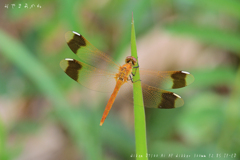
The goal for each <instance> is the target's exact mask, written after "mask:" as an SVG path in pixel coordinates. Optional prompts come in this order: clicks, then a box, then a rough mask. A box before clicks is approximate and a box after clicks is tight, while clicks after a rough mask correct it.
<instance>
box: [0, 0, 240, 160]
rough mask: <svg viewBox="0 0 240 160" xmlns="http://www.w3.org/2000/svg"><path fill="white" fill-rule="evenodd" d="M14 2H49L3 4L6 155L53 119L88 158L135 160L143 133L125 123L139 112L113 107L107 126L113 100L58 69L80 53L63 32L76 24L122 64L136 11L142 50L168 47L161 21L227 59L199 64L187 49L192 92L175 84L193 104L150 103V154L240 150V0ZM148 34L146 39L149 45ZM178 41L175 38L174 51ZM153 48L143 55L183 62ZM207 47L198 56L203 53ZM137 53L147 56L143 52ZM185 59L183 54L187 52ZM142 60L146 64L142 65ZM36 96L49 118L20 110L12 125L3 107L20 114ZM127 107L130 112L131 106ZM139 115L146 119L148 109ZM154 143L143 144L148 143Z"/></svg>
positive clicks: (0, 152)
mask: <svg viewBox="0 0 240 160" xmlns="http://www.w3.org/2000/svg"><path fill="white" fill-rule="evenodd" d="M9 3H10V2H9ZM14 3H16V4H18V3H21V4H24V3H29V4H32V3H34V4H38V3H39V4H40V5H41V6H42V8H41V9H37V8H34V9H24V8H22V9H16V8H15V9H11V8H8V9H6V8H4V9H2V10H1V12H2V13H1V15H0V18H1V22H0V42H1V43H0V112H1V114H0V115H1V116H2V115H3V117H2V118H0V119H4V120H1V122H0V159H1V160H2V159H3V160H11V159H15V158H16V157H18V156H21V154H23V149H24V141H22V139H24V138H26V139H27V138H28V136H29V135H32V136H34V135H36V134H38V133H41V131H42V128H44V126H45V125H46V124H50V123H53V124H54V125H55V126H57V127H58V128H61V129H62V128H63V131H62V132H63V134H64V135H66V137H67V138H68V139H69V140H70V142H71V144H72V146H73V147H74V148H76V152H77V153H78V154H79V155H81V158H82V157H83V158H82V159H90V160H92V159H133V158H130V155H131V154H134V153H135V144H134V133H133V132H134V131H133V129H131V127H133V126H131V125H128V127H126V124H123V122H122V120H123V119H125V120H126V121H127V122H129V123H130V122H131V120H130V118H129V117H131V116H132V117H133V115H131V114H129V115H125V114H123V113H126V112H123V113H121V112H120V111H119V110H120V109H119V110H118V108H114V107H115V106H113V111H111V112H110V114H109V116H108V118H107V119H106V122H105V123H104V125H103V126H102V127H99V125H98V124H99V120H100V118H101V115H102V112H103V109H104V107H105V105H106V99H105V97H104V98H103V97H100V96H99V97H97V98H96V97H94V96H93V95H92V94H89V95H88V93H89V92H91V91H89V90H84V89H83V88H82V87H81V86H80V85H78V84H77V83H75V82H74V81H72V80H71V79H70V78H68V77H67V76H66V75H65V74H64V73H63V72H62V71H61V69H60V67H59V61H60V60H61V59H63V58H66V57H72V58H75V57H74V56H75V55H74V54H72V52H71V51H70V50H69V49H68V48H67V45H66V42H65V40H64V34H65V32H66V31H68V30H75V31H77V32H79V33H81V34H83V35H84V36H85V37H87V39H88V40H89V41H90V42H91V43H92V44H94V45H95V46H96V47H97V48H99V49H100V50H102V51H106V52H107V53H109V55H110V56H111V57H114V59H115V60H118V61H119V62H120V64H122V63H123V62H124V58H125V56H126V55H125V54H124V51H125V50H126V49H127V48H130V37H131V30H130V26H131V24H130V22H131V14H132V12H133V13H134V19H135V26H136V37H138V39H137V43H138V42H139V43H140V44H142V45H143V46H140V45H138V49H139V48H140V47H146V46H147V47H148V46H149V43H148V42H150V43H151V44H152V43H154V44H155V46H157V45H159V42H153V41H152V40H154V38H156V37H154V36H152V37H148V38H149V39H147V40H146V39H144V38H145V36H146V35H149V34H151V33H152V31H153V30H155V29H156V28H158V29H159V30H161V32H160V34H159V35H161V34H162V33H163V32H164V33H166V32H167V33H168V35H169V33H170V34H172V37H176V36H179V38H185V37H187V38H189V37H190V38H191V39H193V40H194V41H195V42H197V43H198V44H200V45H201V48H203V49H209V48H211V49H212V48H213V49H217V50H218V51H219V52H212V50H209V52H210V53H209V54H211V55H212V57H214V58H213V59H212V60H211V61H209V62H210V63H211V62H215V60H216V61H217V59H218V58H219V57H220V56H222V55H223V54H222V53H224V56H225V58H223V59H222V60H221V61H220V62H219V61H218V63H214V64H209V63H208V61H207V62H205V63H199V62H198V63H196V64H195V61H194V59H191V57H192V55H187V57H190V58H189V59H188V58H187V61H184V62H185V63H187V64H189V65H186V66H189V67H188V68H187V67H186V68H179V69H183V70H186V71H190V72H191V73H192V74H193V75H194V77H195V82H194V83H193V84H191V85H190V86H187V87H185V88H183V89H179V90H172V91H174V92H176V93H177V94H179V95H181V96H182V98H183V99H184V101H185V104H184V106H183V107H181V108H177V109H173V110H157V109H146V126H147V130H146V132H147V142H148V143H147V148H148V153H149V154H158V155H160V154H166V155H168V154H177V153H185V154H191V155H193V154H196V153H199V154H206V155H208V154H217V153H228V154H231V153H236V154H237V155H239V153H240V147H239V146H240V142H239V139H240V137H239V135H240V128H239V122H240V118H239V117H240V116H239V113H240V109H239V106H240V101H239V97H240V93H239V91H240V87H239V84H240V83H239V81H240V78H239V77H240V69H239V53H240V52H239V51H240V47H239V46H240V31H239V24H240V9H239V8H240V2H239V1H238V0H218V1H217V2H216V0H215V1H209V0H170V1H169V0H161V1H153V0H140V1H136V0H135V1H128V0H122V1H94V2H93V1H91V0H90V1H87V0H81V1H76V0H72V1H64V0H59V1H58V0H56V1H39V0H36V1H34V2H33V1H31V2H25V1H22V0H17V1H14ZM1 7H4V6H1ZM157 36H158V35H157ZM163 37H164V35H163ZM165 40H166V39H165ZM168 40H169V39H167V41H168ZM142 41H143V42H144V43H141V42H142ZM164 42H166V41H164ZM167 47H169V46H167ZM174 47H175V46H174V43H173V45H172V46H171V47H170V48H174ZM151 49H152V48H149V52H146V51H145V52H144V54H145V55H147V56H149V57H152V56H155V57H156V59H158V60H159V63H160V64H166V66H167V64H168V62H170V64H173V63H174V62H175V61H173V60H171V59H170V60H169V59H162V58H161V56H159V55H161V54H163V52H164V50H159V52H158V54H155V55H152V54H151ZM138 53H140V52H139V50H138ZM204 54H205V53H199V55H197V57H201V56H203V55H204ZM138 56H139V57H138V58H139V59H140V57H141V56H144V55H140V54H138ZM182 56H184V55H180V57H182ZM203 57H204V56H203ZM203 57H201V58H203ZM174 58H175V57H174ZM177 58H179V57H177ZM182 59H185V57H182ZM146 61H147V59H146ZM180 61H181V58H180ZM192 61H193V62H192ZM171 62H172V63H171ZM139 65H140V67H141V63H140V64H139ZM148 65H149V68H151V66H152V65H153V64H152V63H151V62H150V63H149V64H148ZM172 68H174V69H178V68H177V65H175V64H173V66H171V68H169V70H170V69H172ZM156 70H161V69H159V68H156ZM82 92H83V93H84V94H86V95H87V96H88V97H91V98H90V99H84V98H85V97H86V96H85V97H84V95H83V94H80V93H82ZM91 93H92V92H91ZM95 94H96V93H95ZM97 94H100V93H97ZM69 97H70V98H69ZM92 97H93V98H92ZM34 98H39V99H41V100H42V101H44V103H41V104H44V105H38V109H39V110H38V112H39V114H41V115H43V116H42V117H41V116H40V118H39V117H37V116H36V117H35V115H34V114H33V115H31V116H26V117H24V116H23V119H21V118H19V117H15V119H14V118H13V119H12V121H10V122H7V123H6V121H5V117H4V115H5V112H2V109H3V110H5V109H8V106H16V108H14V110H11V111H12V112H14V111H15V112H16V115H18V114H21V113H19V112H20V110H21V109H19V108H18V107H21V105H20V104H19V101H18V100H19V99H20V100H21V102H23V103H24V104H25V103H26V102H28V100H29V99H30V100H34ZM76 99H77V100H76ZM136 99H138V98H136ZM30 106H31V105H30ZM116 106H117V104H116ZM120 106H121V109H123V110H124V109H125V106H124V105H120ZM45 107H46V108H47V109H48V110H47V111H46V110H45ZM21 111H22V110H21ZM116 111H117V112H116ZM118 111H119V112H118ZM124 111H125V110H124ZM46 112H47V113H46ZM141 113H143V111H141ZM123 115H124V116H123ZM120 117H121V118H120ZM135 118H137V117H135ZM140 121H142V122H144V118H143V114H142V115H141V117H140ZM25 122H28V123H25ZM30 122H33V123H30ZM135 123H136V126H135V127H137V126H138V127H142V126H145V124H144V125H143V123H142V124H140V123H139V121H137V122H136V121H135ZM144 132H145V128H141V131H139V132H138V131H136V130H135V133H136V134H139V135H144ZM12 136H14V137H17V138H16V139H15V140H14V142H12V143H13V146H14V147H12V146H9V143H8V141H9V140H11V137H12ZM143 137H145V136H143ZM135 138H138V136H136V137H135ZM24 140H25V139H24ZM143 141H145V139H144V140H143ZM145 147H146V145H145V142H144V145H143V146H142V147H140V148H142V149H143V148H145ZM19 148H20V149H19ZM137 148H138V146H137ZM29 152H31V151H29ZM149 159H156V158H149ZM213 159H214V158H213ZM226 159H227V158H226ZM231 159H236V158H231Z"/></svg>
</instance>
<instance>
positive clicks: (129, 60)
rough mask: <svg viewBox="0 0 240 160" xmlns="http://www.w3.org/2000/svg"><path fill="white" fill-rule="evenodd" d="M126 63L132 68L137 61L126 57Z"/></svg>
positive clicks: (131, 57)
mask: <svg viewBox="0 0 240 160" xmlns="http://www.w3.org/2000/svg"><path fill="white" fill-rule="evenodd" d="M125 62H126V63H132V65H133V66H134V65H135V64H136V63H137V59H136V58H134V57H133V56H127V58H126V59H125Z"/></svg>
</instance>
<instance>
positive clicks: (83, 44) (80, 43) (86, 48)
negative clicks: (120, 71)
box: [65, 31, 120, 69]
mask: <svg viewBox="0 0 240 160" xmlns="http://www.w3.org/2000/svg"><path fill="white" fill-rule="evenodd" d="M65 39H66V41H67V44H68V46H69V48H70V49H71V50H72V51H73V53H75V54H76V55H77V56H78V57H79V58H80V60H81V61H82V62H84V63H87V64H89V65H91V66H95V67H97V68H102V66H105V67H106V66H109V68H108V69H112V68H118V67H119V66H120V65H119V64H116V63H115V62H114V61H113V60H112V59H111V58H110V57H109V56H108V55H107V54H105V53H103V52H101V51H100V50H98V49H97V48H96V47H94V46H93V45H92V44H91V43H90V42H89V41H88V40H86V39H85V38H84V37H83V36H82V35H80V34H79V33H77V32H74V31H68V32H67V33H66V34H65ZM103 63H105V64H103Z"/></svg>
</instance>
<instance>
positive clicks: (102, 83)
mask: <svg viewBox="0 0 240 160" xmlns="http://www.w3.org/2000/svg"><path fill="white" fill-rule="evenodd" d="M60 67H61V68H62V70H63V71H64V72H65V73H66V74H67V75H68V76H69V77H71V78H72V79H73V80H75V81H76V82H78V83H80V84H81V85H83V86H85V87H86V88H89V89H92V90H95V91H100V92H112V91H113V89H114V86H115V85H116V80H115V78H114V77H115V73H113V72H108V71H106V70H101V69H97V68H96V67H93V66H91V65H88V64H86V63H83V62H80V61H77V60H75V59H70V58H66V59H64V60H62V61H61V62H60Z"/></svg>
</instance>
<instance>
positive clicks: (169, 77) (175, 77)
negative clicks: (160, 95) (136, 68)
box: [140, 69, 194, 89]
mask: <svg viewBox="0 0 240 160" xmlns="http://www.w3.org/2000/svg"><path fill="white" fill-rule="evenodd" d="M140 77H141V82H143V83H145V84H148V85H150V86H153V87H156V88H162V89H175V88H181V87H185V86H187V85H189V84H191V83H192V82H193V81H194V77H193V75H192V74H190V73H189V72H186V71H151V70H143V69H140Z"/></svg>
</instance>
